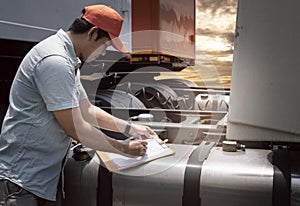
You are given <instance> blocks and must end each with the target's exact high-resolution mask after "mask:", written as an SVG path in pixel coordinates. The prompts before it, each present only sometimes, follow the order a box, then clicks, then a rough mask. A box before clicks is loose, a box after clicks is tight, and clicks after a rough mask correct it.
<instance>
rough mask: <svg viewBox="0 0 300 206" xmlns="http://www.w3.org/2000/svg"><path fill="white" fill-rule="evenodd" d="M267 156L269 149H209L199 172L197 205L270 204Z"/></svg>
mask: <svg viewBox="0 0 300 206" xmlns="http://www.w3.org/2000/svg"><path fill="white" fill-rule="evenodd" d="M271 154H272V152H271V151H270V150H259V149H246V151H242V150H240V151H236V152H225V151H223V150H222V148H220V147H216V148H213V149H212V150H211V152H210V154H209V156H208V158H207V160H206V161H205V162H204V164H203V168H202V172H201V181H200V182H201V184H200V196H201V205H222V206H241V205H243V206H253V205H255V206H267V205H272V193H273V175H274V170H273V165H272V164H271V158H272V157H271Z"/></svg>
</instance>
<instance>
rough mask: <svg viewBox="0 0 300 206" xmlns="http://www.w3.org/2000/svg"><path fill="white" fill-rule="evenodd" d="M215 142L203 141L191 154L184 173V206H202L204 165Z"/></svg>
mask: <svg viewBox="0 0 300 206" xmlns="http://www.w3.org/2000/svg"><path fill="white" fill-rule="evenodd" d="M215 145H216V143H215V142H209V141H203V142H202V143H201V144H200V145H199V146H198V147H197V148H196V149H195V150H194V151H193V152H192V154H191V155H190V157H189V160H188V162H187V166H186V169H185V174H184V185H183V197H182V205H183V206H200V205H201V198H200V177H201V170H202V165H203V162H204V161H205V159H206V158H207V156H208V155H209V153H210V150H211V148H213V147H214V146H215Z"/></svg>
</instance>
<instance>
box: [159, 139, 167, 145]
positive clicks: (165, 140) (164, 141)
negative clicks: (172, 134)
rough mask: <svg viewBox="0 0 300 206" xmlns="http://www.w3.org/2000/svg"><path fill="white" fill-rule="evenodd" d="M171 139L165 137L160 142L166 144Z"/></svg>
mask: <svg viewBox="0 0 300 206" xmlns="http://www.w3.org/2000/svg"><path fill="white" fill-rule="evenodd" d="M168 141H169V140H168V139H164V140H163V141H161V142H160V143H159V144H165V143H167V142H168Z"/></svg>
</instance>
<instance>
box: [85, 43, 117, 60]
mask: <svg viewBox="0 0 300 206" xmlns="http://www.w3.org/2000/svg"><path fill="white" fill-rule="evenodd" d="M111 44H112V43H111V41H110V40H109V39H108V38H102V39H99V40H98V41H95V42H94V45H92V46H91V47H90V49H91V52H90V54H89V56H88V57H87V59H86V62H91V61H94V60H95V59H97V58H98V57H99V56H100V55H101V56H104V55H105V54H106V49H107V47H109V46H111Z"/></svg>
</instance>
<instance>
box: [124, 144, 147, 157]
mask: <svg viewBox="0 0 300 206" xmlns="http://www.w3.org/2000/svg"><path fill="white" fill-rule="evenodd" d="M147 144H148V142H147V141H146V140H131V141H129V142H128V143H127V144H126V147H127V148H126V149H125V151H124V152H125V153H126V154H129V155H132V156H144V155H145V154H146V152H147Z"/></svg>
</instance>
